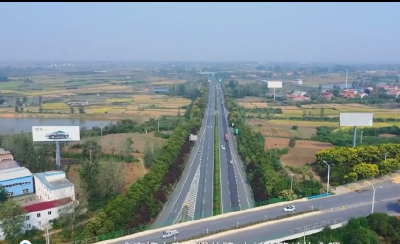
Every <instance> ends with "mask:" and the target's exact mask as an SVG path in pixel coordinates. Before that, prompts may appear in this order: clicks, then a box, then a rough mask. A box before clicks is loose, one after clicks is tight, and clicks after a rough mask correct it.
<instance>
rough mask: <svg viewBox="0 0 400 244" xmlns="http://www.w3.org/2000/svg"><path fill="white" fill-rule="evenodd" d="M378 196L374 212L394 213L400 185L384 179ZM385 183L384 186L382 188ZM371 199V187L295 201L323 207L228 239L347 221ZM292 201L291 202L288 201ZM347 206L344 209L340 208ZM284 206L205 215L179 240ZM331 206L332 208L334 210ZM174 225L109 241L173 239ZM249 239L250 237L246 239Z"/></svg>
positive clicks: (365, 210)
mask: <svg viewBox="0 0 400 244" xmlns="http://www.w3.org/2000/svg"><path fill="white" fill-rule="evenodd" d="M375 187H376V188H377V189H376V196H375V200H376V202H375V212H385V213H394V212H396V211H398V210H399V206H398V205H397V203H396V199H397V198H398V197H399V192H400V185H398V184H395V183H393V182H392V181H389V182H382V183H379V184H375ZM380 187H382V188H380ZM371 201H372V190H370V188H365V191H361V192H350V193H347V194H343V195H338V196H330V197H324V198H319V199H313V200H309V201H305V202H298V203H296V204H295V206H296V211H306V210H310V209H312V208H318V209H320V210H322V211H323V213H321V214H319V215H314V216H309V217H304V218H301V219H296V220H293V221H285V222H283V223H277V224H274V225H269V226H267V227H264V228H262V229H259V230H257V229H255V230H254V232H253V231H251V233H250V231H248V232H246V233H245V234H243V233H240V231H238V233H237V235H230V236H229V240H227V241H231V242H234V243H244V242H246V241H247V240H246V239H248V238H249V237H251V239H253V240H252V241H253V242H254V241H256V242H262V241H266V240H272V239H277V238H279V237H283V236H286V235H290V233H292V230H293V229H294V228H299V227H301V226H305V225H309V224H313V223H317V222H321V221H329V220H332V219H337V218H342V219H343V221H346V220H347V219H348V218H350V217H357V216H366V215H369V214H370V212H371ZM289 204H290V203H288V205H289ZM341 206H344V209H342V208H341ZM284 207H285V206H276V207H270V208H267V209H263V208H262V207H261V208H260V209H259V210H255V211H249V212H238V213H237V215H234V216H227V217H224V216H223V215H222V216H221V217H220V218H218V219H214V220H207V219H204V220H203V221H200V222H199V223H193V224H191V225H187V226H184V227H180V228H179V229H177V230H178V231H179V235H178V237H177V240H176V241H179V240H180V239H187V238H190V237H193V236H196V235H199V234H202V233H206V232H207V230H208V231H213V230H219V229H225V228H230V227H235V226H237V224H238V223H239V224H245V223H249V222H253V221H258V220H263V219H266V218H267V219H269V218H276V217H278V216H282V215H285V213H284V212H283V208H284ZM331 208H333V210H332V211H331ZM171 228H172V229H173V227H170V228H161V229H160V231H159V232H156V233H153V234H148V235H144V236H141V237H138V238H135V237H127V238H126V239H125V240H124V241H115V242H112V241H110V242H109V243H110V244H125V243H126V242H127V243H129V244H133V243H137V242H142V243H143V242H144V243H147V242H157V243H163V242H164V241H174V239H173V238H170V239H167V240H164V239H162V238H161V233H162V232H163V231H164V230H169V229H171ZM223 239H225V238H224V237H223V238H221V240H209V241H214V242H216V241H222V240H223ZM247 242H249V241H247Z"/></svg>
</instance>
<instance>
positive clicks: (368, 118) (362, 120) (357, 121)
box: [339, 113, 374, 126]
mask: <svg viewBox="0 0 400 244" xmlns="http://www.w3.org/2000/svg"><path fill="white" fill-rule="evenodd" d="M373 119H374V114H373V113H340V123H339V125H340V126H372V123H373V122H374V121H373Z"/></svg>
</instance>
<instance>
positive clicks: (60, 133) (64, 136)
mask: <svg viewBox="0 0 400 244" xmlns="http://www.w3.org/2000/svg"><path fill="white" fill-rule="evenodd" d="M46 137H47V138H49V139H67V138H68V137H69V135H68V133H66V132H64V131H55V132H53V133H50V134H47V135H46Z"/></svg>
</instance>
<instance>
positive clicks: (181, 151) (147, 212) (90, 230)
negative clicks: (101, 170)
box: [74, 89, 206, 240]
mask: <svg viewBox="0 0 400 244" xmlns="http://www.w3.org/2000/svg"><path fill="white" fill-rule="evenodd" d="M199 94H200V97H198V98H197V99H196V100H195V101H194V102H193V103H192V104H191V106H188V109H187V110H186V112H185V116H184V117H185V119H184V120H182V121H181V123H180V124H179V125H178V126H177V127H176V128H175V130H174V132H173V133H172V134H171V137H170V138H169V139H168V141H167V143H166V145H164V146H163V147H161V148H160V149H158V150H157V154H155V155H154V160H153V165H152V166H151V169H150V172H149V173H147V174H146V175H145V176H144V177H143V178H142V179H140V180H138V181H137V182H135V183H134V184H132V185H131V186H130V187H129V189H128V190H127V192H126V195H118V196H117V197H116V198H114V199H113V200H111V201H109V202H108V203H107V204H106V205H105V206H104V207H103V208H102V209H101V211H100V212H99V214H98V215H97V216H96V218H95V219H94V220H92V221H90V222H89V223H88V224H87V225H86V227H85V228H84V231H83V232H82V233H79V235H76V236H75V238H74V239H75V240H79V239H84V238H90V237H93V236H97V235H103V234H107V233H110V232H113V231H117V230H121V229H128V228H135V227H139V226H147V225H149V224H150V223H151V221H153V220H154V219H155V217H156V216H157V214H158V213H159V212H160V211H161V210H162V206H163V204H165V203H166V201H167V199H168V197H169V195H170V194H171V192H172V190H173V187H174V186H175V185H176V183H177V182H178V181H179V179H180V177H181V173H182V171H183V168H184V165H185V162H186V157H187V155H188V154H189V153H190V142H189V141H188V138H189V133H190V132H191V131H192V128H199V125H200V124H201V120H202V119H201V118H202V117H203V115H204V109H205V104H206V100H204V96H205V94H206V91H205V89H200V93H199ZM189 118H190V119H189Z"/></svg>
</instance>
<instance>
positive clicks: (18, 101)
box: [15, 97, 22, 107]
mask: <svg viewBox="0 0 400 244" xmlns="http://www.w3.org/2000/svg"><path fill="white" fill-rule="evenodd" d="M15 106H17V107H22V102H21V100H20V99H19V97H17V100H16V101H15Z"/></svg>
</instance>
